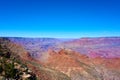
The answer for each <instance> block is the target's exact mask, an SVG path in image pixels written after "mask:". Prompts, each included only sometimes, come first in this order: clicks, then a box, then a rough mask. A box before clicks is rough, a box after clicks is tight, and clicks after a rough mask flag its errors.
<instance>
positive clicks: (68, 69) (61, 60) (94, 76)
mask: <svg viewBox="0 0 120 80" xmlns="http://www.w3.org/2000/svg"><path fill="white" fill-rule="evenodd" d="M52 52H53V51H52ZM50 54H52V53H50ZM114 61H116V62H115V63H114ZM110 62H111V63H110ZM101 64H102V65H101ZM46 65H47V66H49V67H51V68H53V69H55V70H58V71H61V72H63V73H64V74H66V75H68V76H69V77H70V78H71V79H72V80H113V79H115V80H119V79H120V77H119V74H120V71H118V70H117V69H119V70H120V67H119V66H120V59H109V60H108V59H104V58H89V57H87V56H85V55H82V54H78V53H76V52H74V51H71V50H65V49H62V50H60V51H59V52H58V53H57V52H56V53H53V54H52V55H51V56H50V57H49V59H48V61H47V62H46ZM110 65H112V66H110ZM116 68H117V69H116ZM109 75H111V76H109Z"/></svg>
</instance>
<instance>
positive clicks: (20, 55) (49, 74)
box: [0, 38, 70, 80]
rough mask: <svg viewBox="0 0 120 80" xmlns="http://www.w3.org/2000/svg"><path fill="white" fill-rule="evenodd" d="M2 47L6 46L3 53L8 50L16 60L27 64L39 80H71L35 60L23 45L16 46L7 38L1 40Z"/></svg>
mask: <svg viewBox="0 0 120 80" xmlns="http://www.w3.org/2000/svg"><path fill="white" fill-rule="evenodd" d="M0 45H1V46H5V49H4V50H3V49H2V51H6V50H8V53H11V55H12V56H13V57H14V59H16V60H17V61H19V62H22V63H23V64H26V66H28V67H29V68H30V70H32V71H33V73H35V75H36V77H37V79H38V80H70V78H69V77H68V76H67V75H65V74H63V73H61V72H59V71H56V70H53V69H51V68H50V67H46V66H44V64H42V63H41V62H38V61H36V60H34V58H32V57H31V55H30V54H29V52H27V51H26V50H25V49H24V48H23V47H22V46H21V45H18V44H15V43H13V42H11V41H10V40H9V39H7V38H0ZM1 61H2V59H1ZM16 80H17V79H16ZM23 80H24V79H23ZM30 80H35V79H30Z"/></svg>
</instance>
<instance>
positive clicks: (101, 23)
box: [0, 0, 120, 38]
mask: <svg viewBox="0 0 120 80" xmlns="http://www.w3.org/2000/svg"><path fill="white" fill-rule="evenodd" d="M0 36H12V37H13V36H14V37H17V36H18V37H56V38H57V37H59V38H60V37H61V38H80V37H104V36H106V37H107V36H120V0H0Z"/></svg>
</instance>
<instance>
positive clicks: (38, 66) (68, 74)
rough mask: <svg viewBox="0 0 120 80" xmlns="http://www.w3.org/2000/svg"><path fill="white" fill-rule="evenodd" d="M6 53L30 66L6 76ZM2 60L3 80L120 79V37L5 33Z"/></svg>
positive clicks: (0, 75)
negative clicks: (31, 36) (15, 34)
mask: <svg viewBox="0 0 120 80" xmlns="http://www.w3.org/2000/svg"><path fill="white" fill-rule="evenodd" d="M9 55H11V56H12V57H11V56H9ZM3 57H5V59H8V60H7V61H8V62H11V60H13V59H12V58H14V59H15V60H16V61H17V62H14V65H15V63H16V64H18V62H19V65H22V64H25V65H26V67H27V68H28V69H27V70H25V71H26V72H25V71H24V70H23V71H22V74H21V75H20V76H19V78H18V77H17V78H16V77H14V76H15V75H14V76H12V77H11V76H10V75H9V76H5V74H4V72H5V71H3V70H4V69H2V68H3V66H2V64H3V63H2V61H3ZM8 57H10V58H8ZM0 61H1V62H0V78H1V80H2V78H4V79H5V80H120V37H96V38H95V37H94V38H90V37H86V38H79V39H72V38H71V39H62V38H24V37H1V38H0ZM7 61H6V62H5V63H7ZM4 67H5V65H4ZM1 69H2V70H1ZM15 69H17V70H19V71H21V68H20V67H19V68H18V66H17V68H15ZM25 73H26V74H25ZM6 74H7V73H6ZM16 74H17V73H16ZM17 76H18V75H17ZM20 77H21V78H20ZM28 77H29V78H28ZM4 79H3V80H4Z"/></svg>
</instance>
